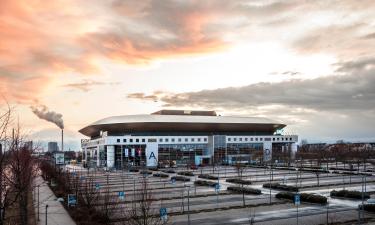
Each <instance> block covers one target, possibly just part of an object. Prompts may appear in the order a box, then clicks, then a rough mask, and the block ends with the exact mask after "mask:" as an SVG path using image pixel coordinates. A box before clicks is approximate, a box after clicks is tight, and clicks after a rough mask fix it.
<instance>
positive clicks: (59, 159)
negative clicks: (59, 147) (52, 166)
mask: <svg viewBox="0 0 375 225" xmlns="http://www.w3.org/2000/svg"><path fill="white" fill-rule="evenodd" d="M55 163H56V165H64V163H65V159H64V153H61V152H58V153H55Z"/></svg>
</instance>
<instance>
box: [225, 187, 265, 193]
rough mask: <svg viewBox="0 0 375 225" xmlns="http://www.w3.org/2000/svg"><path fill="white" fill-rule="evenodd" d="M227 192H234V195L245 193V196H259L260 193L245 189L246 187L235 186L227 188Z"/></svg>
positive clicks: (252, 189)
mask: <svg viewBox="0 0 375 225" xmlns="http://www.w3.org/2000/svg"><path fill="white" fill-rule="evenodd" d="M227 190H228V191H232V192H236V193H245V194H252V195H261V194H262V191H261V190H259V189H254V188H247V187H237V186H229V187H227Z"/></svg>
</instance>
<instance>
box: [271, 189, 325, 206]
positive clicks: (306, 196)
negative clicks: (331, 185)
mask: <svg viewBox="0 0 375 225" xmlns="http://www.w3.org/2000/svg"><path fill="white" fill-rule="evenodd" d="M294 195H295V193H293V192H286V191H283V192H279V193H277V194H276V198H284V199H289V200H292V201H294ZM300 200H301V201H302V202H310V203H319V204H327V198H326V197H324V196H322V195H317V194H312V193H302V194H300Z"/></svg>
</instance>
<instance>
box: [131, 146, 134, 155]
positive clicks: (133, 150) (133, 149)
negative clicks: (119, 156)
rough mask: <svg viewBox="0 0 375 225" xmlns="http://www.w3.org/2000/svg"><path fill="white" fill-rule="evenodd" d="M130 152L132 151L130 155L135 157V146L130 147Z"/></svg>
mask: <svg viewBox="0 0 375 225" xmlns="http://www.w3.org/2000/svg"><path fill="white" fill-rule="evenodd" d="M131 153H132V154H131V156H132V157H135V148H132V152H131Z"/></svg>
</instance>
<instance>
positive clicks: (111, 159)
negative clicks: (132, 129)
mask: <svg viewBox="0 0 375 225" xmlns="http://www.w3.org/2000/svg"><path fill="white" fill-rule="evenodd" d="M114 166H115V146H114V145H107V167H108V168H111V167H114Z"/></svg>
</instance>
